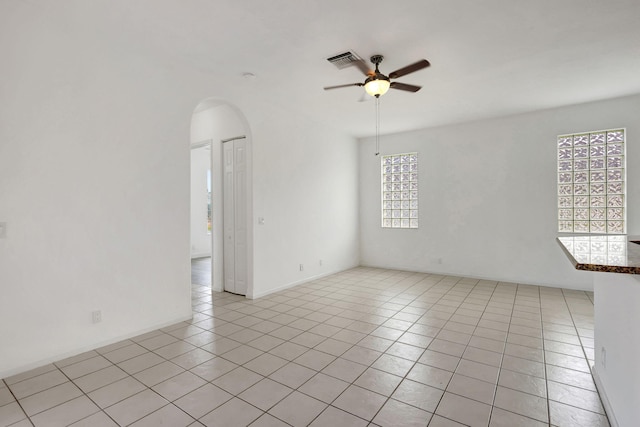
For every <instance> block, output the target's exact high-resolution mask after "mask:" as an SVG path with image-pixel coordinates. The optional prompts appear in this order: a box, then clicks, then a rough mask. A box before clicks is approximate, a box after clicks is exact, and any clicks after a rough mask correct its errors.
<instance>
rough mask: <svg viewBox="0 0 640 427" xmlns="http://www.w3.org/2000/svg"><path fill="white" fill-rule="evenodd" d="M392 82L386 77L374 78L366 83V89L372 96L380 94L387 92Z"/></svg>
mask: <svg viewBox="0 0 640 427" xmlns="http://www.w3.org/2000/svg"><path fill="white" fill-rule="evenodd" d="M390 85H391V82H390V81H389V80H386V79H380V78H376V79H372V80H369V81H367V82H366V83H365V85H364V90H365V91H367V93H368V94H369V95H371V96H380V95H384V94H385V93H387V91H388V90H389V86H390Z"/></svg>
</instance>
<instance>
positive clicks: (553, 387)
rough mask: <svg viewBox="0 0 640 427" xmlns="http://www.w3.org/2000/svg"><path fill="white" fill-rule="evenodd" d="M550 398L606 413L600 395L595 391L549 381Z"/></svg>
mask: <svg viewBox="0 0 640 427" xmlns="http://www.w3.org/2000/svg"><path fill="white" fill-rule="evenodd" d="M548 386H549V400H554V401H556V402H560V403H564V404H565V405H571V406H575V407H577V408H580V409H585V410H587V411H591V412H597V413H599V414H604V408H603V407H602V403H601V402H600V396H599V395H598V393H597V392H595V391H590V390H585V389H583V388H578V387H573V386H570V385H567V384H562V383H557V382H554V381H549V384H548Z"/></svg>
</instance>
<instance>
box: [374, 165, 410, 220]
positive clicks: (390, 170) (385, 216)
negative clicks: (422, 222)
mask: <svg viewBox="0 0 640 427" xmlns="http://www.w3.org/2000/svg"><path fill="white" fill-rule="evenodd" d="M380 168H381V177H382V185H381V188H382V227H385V228H418V153H402V154H391V155H388V156H382V158H381V159H380Z"/></svg>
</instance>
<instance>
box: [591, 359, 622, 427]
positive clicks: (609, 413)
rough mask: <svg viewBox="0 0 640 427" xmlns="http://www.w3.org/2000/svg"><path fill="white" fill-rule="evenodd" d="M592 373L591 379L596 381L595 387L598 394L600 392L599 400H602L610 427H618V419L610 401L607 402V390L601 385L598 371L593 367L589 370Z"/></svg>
mask: <svg viewBox="0 0 640 427" xmlns="http://www.w3.org/2000/svg"><path fill="white" fill-rule="evenodd" d="M591 372H592V374H593V381H594V382H595V383H596V388H597V389H598V394H600V400H602V406H604V411H605V412H606V413H607V417H608V418H609V424H610V425H611V427H620V424H618V420H616V415H615V414H614V412H613V408H612V407H611V402H609V398H608V397H607V392H606V390H605V389H604V386H603V385H602V380H600V377H599V376H598V372H597V371H596V370H595V369H592V370H591Z"/></svg>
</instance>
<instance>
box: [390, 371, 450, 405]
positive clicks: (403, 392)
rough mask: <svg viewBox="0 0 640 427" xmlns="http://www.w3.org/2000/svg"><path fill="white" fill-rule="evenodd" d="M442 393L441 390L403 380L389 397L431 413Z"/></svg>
mask: <svg viewBox="0 0 640 427" xmlns="http://www.w3.org/2000/svg"><path fill="white" fill-rule="evenodd" d="M443 393H444V392H443V391H442V390H440V389H437V388H435V387H430V386H428V385H425V384H422V383H419V382H415V381H411V380H407V379H405V380H403V381H402V382H401V383H400V385H399V386H398V388H397V389H396V391H395V392H394V393H393V394H392V395H391V397H392V398H393V399H396V400H399V401H401V402H404V403H406V404H409V405H412V406H415V407H417V408H420V409H423V410H425V411H428V412H432V413H433V411H434V410H435V409H436V407H437V406H438V402H440V398H441V397H442V395H443Z"/></svg>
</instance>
